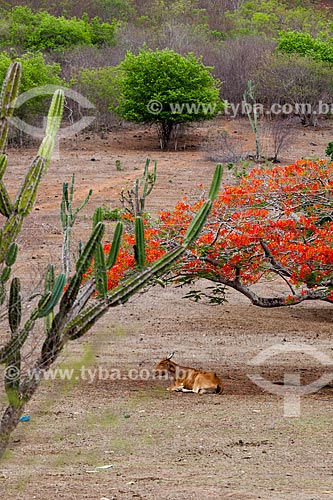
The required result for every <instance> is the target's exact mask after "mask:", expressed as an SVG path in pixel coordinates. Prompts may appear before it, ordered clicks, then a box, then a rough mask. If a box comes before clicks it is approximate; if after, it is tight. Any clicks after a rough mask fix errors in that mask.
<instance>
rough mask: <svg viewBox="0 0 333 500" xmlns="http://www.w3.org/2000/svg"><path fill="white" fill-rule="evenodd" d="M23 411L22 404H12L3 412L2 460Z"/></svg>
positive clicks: (0, 446)
mask: <svg viewBox="0 0 333 500" xmlns="http://www.w3.org/2000/svg"><path fill="white" fill-rule="evenodd" d="M22 411H23V408H22V407H21V406H20V407H15V406H12V405H10V406H8V407H7V409H6V411H5V413H4V414H3V417H2V420H1V423H0V460H1V458H2V457H3V455H4V453H5V451H6V449H7V446H8V444H9V440H10V436H11V434H12V432H13V431H14V430H15V429H16V427H17V425H18V423H19V421H20V417H21V415H22Z"/></svg>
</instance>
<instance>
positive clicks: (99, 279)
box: [94, 242, 108, 297]
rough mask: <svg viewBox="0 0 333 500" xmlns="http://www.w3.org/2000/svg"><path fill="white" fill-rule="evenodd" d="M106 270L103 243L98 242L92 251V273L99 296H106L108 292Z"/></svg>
mask: <svg viewBox="0 0 333 500" xmlns="http://www.w3.org/2000/svg"><path fill="white" fill-rule="evenodd" d="M106 271H107V269H106V262H105V255H104V250H103V245H102V243H100V242H98V243H97V244H96V249H95V252H94V273H95V283H96V288H97V291H98V294H99V295H100V296H101V297H106V294H107V292H108V277H107V274H106Z"/></svg>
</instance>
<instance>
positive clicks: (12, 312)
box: [8, 278, 22, 334]
mask: <svg viewBox="0 0 333 500" xmlns="http://www.w3.org/2000/svg"><path fill="white" fill-rule="evenodd" d="M21 318H22V298H21V283H20V280H19V278H14V279H13V280H12V282H11V285H10V293H9V305H8V322H9V326H10V330H11V332H12V334H16V333H17V331H18V329H19V327H20V323H21Z"/></svg>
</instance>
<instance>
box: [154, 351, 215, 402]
mask: <svg viewBox="0 0 333 500" xmlns="http://www.w3.org/2000/svg"><path fill="white" fill-rule="evenodd" d="M173 355H174V352H173V353H171V354H169V356H168V357H167V358H164V359H162V360H161V361H160V362H159V363H158V364H157V365H156V367H155V372H156V373H158V374H160V375H169V376H171V377H172V378H173V380H174V383H173V385H171V386H170V387H168V388H167V390H168V391H179V392H195V393H200V394H214V393H215V394H220V393H221V392H222V390H223V387H222V380H221V379H220V378H219V377H218V376H217V375H216V373H213V372H206V371H202V370H196V369H194V368H188V367H186V366H180V365H177V364H176V363H174V362H173V361H171V358H172V356H173Z"/></svg>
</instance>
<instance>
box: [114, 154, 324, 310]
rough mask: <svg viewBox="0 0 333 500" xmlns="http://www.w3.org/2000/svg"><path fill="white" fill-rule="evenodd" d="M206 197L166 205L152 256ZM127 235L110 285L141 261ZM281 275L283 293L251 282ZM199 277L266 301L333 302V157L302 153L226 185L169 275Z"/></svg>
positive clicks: (150, 247)
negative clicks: (269, 292) (266, 292)
mask: <svg viewBox="0 0 333 500" xmlns="http://www.w3.org/2000/svg"><path fill="white" fill-rule="evenodd" d="M201 205H202V202H200V203H196V204H194V205H190V204H189V203H187V201H186V199H184V200H183V201H181V202H179V203H178V204H177V206H176V208H175V210H174V211H172V212H164V213H161V214H160V216H159V219H158V221H155V222H154V223H151V227H149V228H147V229H146V240H147V259H149V258H154V255H156V256H160V255H162V254H163V252H165V251H166V250H167V248H168V247H172V246H173V245H174V244H175V243H176V242H177V243H179V242H180V241H181V240H182V238H183V235H184V234H185V231H186V229H187V227H188V224H189V223H190V220H191V219H192V217H193V213H195V212H196V211H197V210H198V209H199V208H200V206H201ZM126 238H127V243H126V244H125V246H123V247H122V249H121V252H122V254H121V258H120V259H119V261H118V262H119V263H118V267H117V266H115V267H114V268H113V269H112V275H110V276H109V286H111V287H112V286H115V285H116V284H117V283H118V280H119V279H120V278H121V277H122V276H123V275H124V274H125V273H126V271H125V268H127V269H128V268H129V267H131V266H134V260H133V257H131V246H132V244H133V241H132V240H131V237H130V236H126ZM107 250H108V249H107V248H106V251H107ZM131 259H132V260H131ZM274 277H279V278H280V279H281V280H283V282H284V283H285V292H281V296H279V297H261V296H259V295H258V294H257V293H255V291H254V290H253V288H252V285H254V284H256V283H258V282H259V280H266V282H269V281H271V280H272V279H274ZM198 278H206V279H208V280H210V281H212V282H213V283H214V284H215V286H216V289H215V292H218V291H221V287H222V290H223V288H224V287H231V288H233V289H235V290H237V291H239V292H240V293H242V294H243V295H245V296H246V297H248V298H249V299H250V300H251V302H252V303H253V304H254V305H257V306H260V307H279V306H286V305H293V304H298V303H300V302H303V301H305V300H323V301H327V302H330V303H333V163H329V164H327V163H326V162H325V161H318V162H311V161H305V160H300V161H297V162H296V163H294V164H293V165H288V166H286V167H275V168H273V169H270V168H255V169H253V170H252V171H251V173H250V174H249V175H248V176H246V177H243V178H242V179H241V181H240V183H239V184H238V185H236V186H225V187H224V188H223V190H222V192H221V193H220V195H219V197H218V198H217V200H216V201H215V202H214V205H213V210H212V212H211V214H210V217H209V219H208V223H207V224H206V227H205V230H204V231H203V232H202V233H201V236H200V237H199V238H198V239H197V240H196V243H195V245H194V247H193V248H192V249H191V250H190V251H188V252H187V253H186V255H185V257H184V258H183V260H182V261H181V262H180V263H179V264H178V266H177V267H176V268H174V269H173V273H172V276H171V278H170V279H171V280H173V281H176V282H178V283H179V282H180V283H184V282H187V283H193V282H194V281H196V280H197V279H198Z"/></svg>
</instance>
